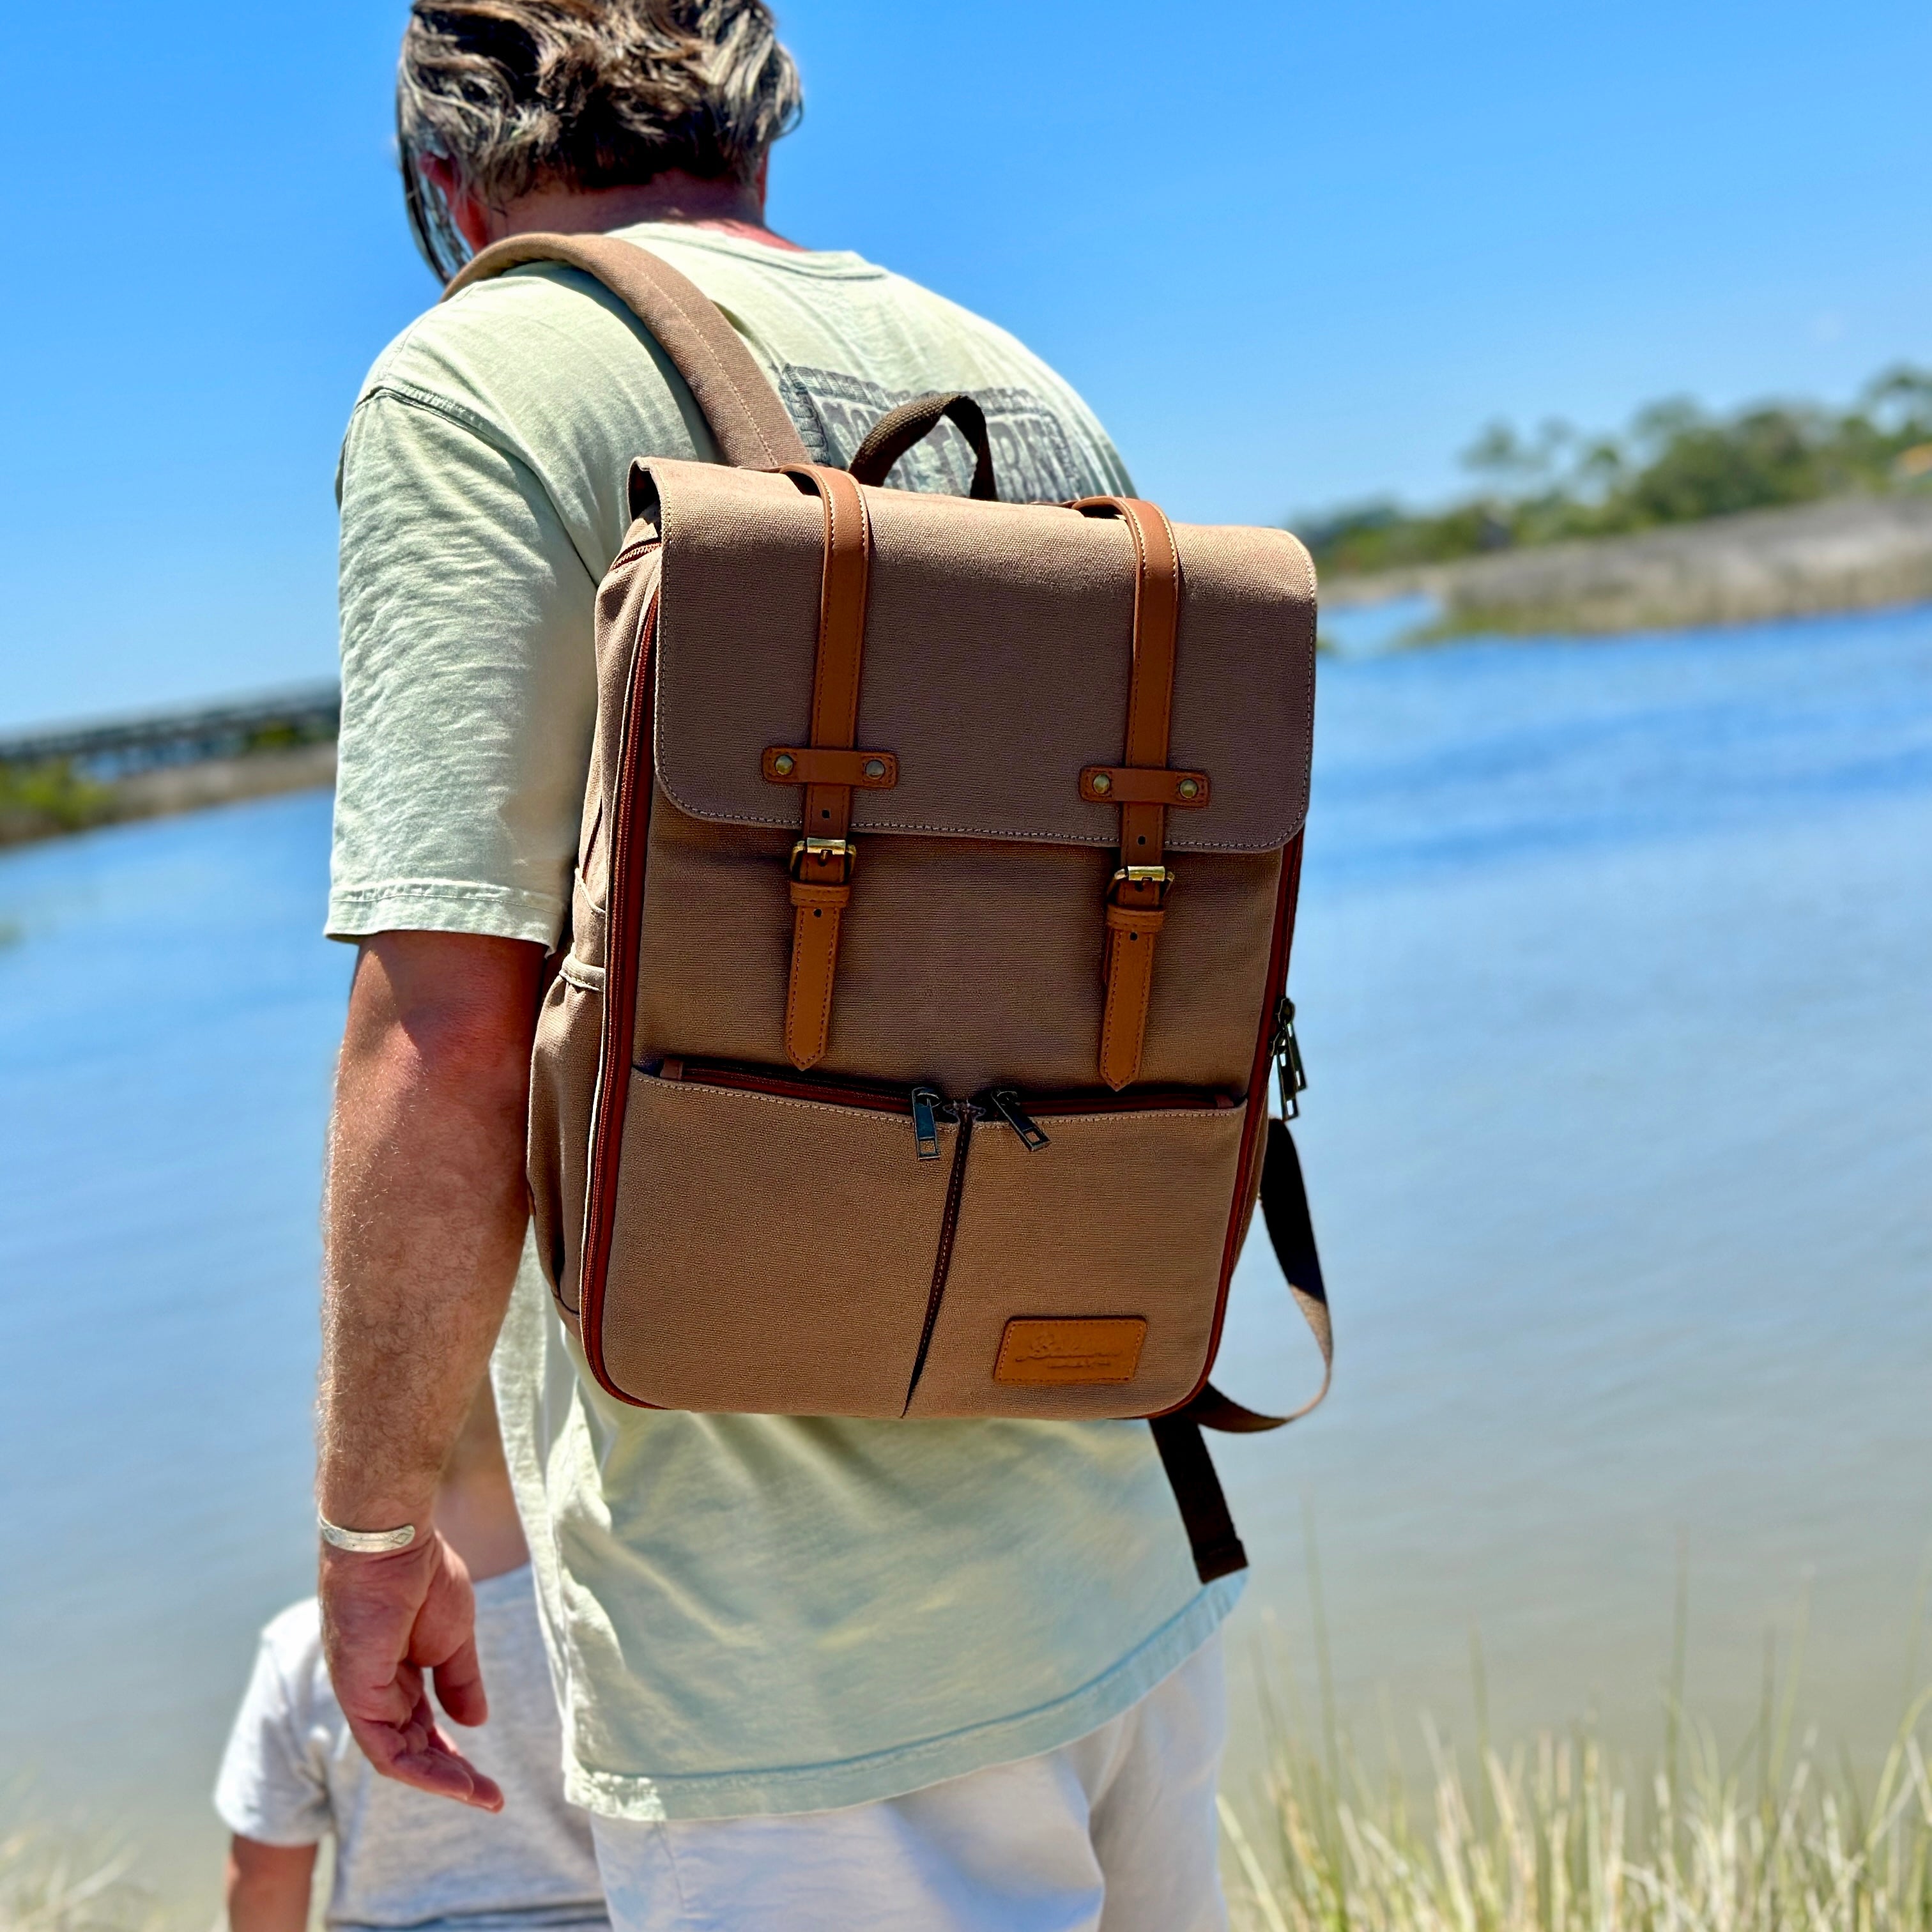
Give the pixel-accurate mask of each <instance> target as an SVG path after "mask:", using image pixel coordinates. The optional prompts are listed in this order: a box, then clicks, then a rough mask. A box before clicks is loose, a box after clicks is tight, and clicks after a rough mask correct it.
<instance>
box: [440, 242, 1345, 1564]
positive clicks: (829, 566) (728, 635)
mask: <svg viewBox="0 0 1932 1932" xmlns="http://www.w3.org/2000/svg"><path fill="white" fill-rule="evenodd" d="M532 261H556V262H560V263H567V264H568V265H571V266H574V267H576V268H578V269H583V270H586V271H587V272H589V274H591V275H593V276H595V277H596V278H598V279H599V280H600V281H602V282H604V284H606V285H607V287H609V288H610V290H612V291H613V293H616V295H617V296H619V297H620V298H621V299H622V300H623V301H624V302H626V303H627V304H628V305H629V306H630V308H631V309H632V310H633V311H634V312H635V313H636V314H637V316H638V317H640V320H642V321H643V323H644V324H645V325H646V327H647V328H648V329H649V331H650V332H651V333H652V335H653V336H654V337H655V338H656V340H657V341H658V343H659V344H661V347H663V349H664V351H665V352H666V353H667V355H668V356H670V359H671V360H672V361H673V363H674V364H675V365H676V366H677V368H679V370H680V371H682V374H684V376H685V379H686V380H687V382H688V385H689V386H690V389H691V393H692V395H693V396H694V398H695V400H696V401H697V405H698V407H699V408H700V410H701V411H702V413H703V416H704V418H705V420H706V423H707V424H708V425H709V429H710V431H711V433H712V437H713V439H714V440H715V443H716V446H717V449H718V454H719V455H720V457H721V459H722V460H721V463H715V464H714V463H689V462H671V461H655V460H652V461H640V462H639V463H636V464H635V465H634V466H633V469H632V470H631V477H630V481H629V490H630V508H631V514H632V516H633V517H634V521H633V523H631V528H630V530H629V532H628V535H626V537H625V541H624V544H623V547H622V550H621V551H620V552H619V555H618V556H617V557H616V560H615V561H614V562H613V564H612V565H611V566H610V571H609V574H607V576H606V577H605V578H604V583H603V585H602V586H601V589H600V590H599V592H598V600H597V619H596V652H597V670H598V707H597V721H596V733H595V745H594V748H593V749H592V754H591V761H590V771H589V782H588V784H587V786H586V791H585V797H584V811H583V832H582V838H581V843H580V850H579V856H578V866H577V880H576V884H575V889H574V903H573V906H572V910H571V922H570V928H569V935H568V950H567V952H566V953H565V955H564V956H563V957H562V959H561V961H560V962H559V965H558V967H557V971H556V978H555V980H554V981H553V983H552V984H551V986H550V989H549V991H548V993H547V996H546V998H545V1001H544V1007H543V1011H542V1014H541V1019H540V1021H539V1023H538V1031H537V1040H536V1049H535V1064H534V1070H533V1080H532V1097H531V1116H530V1140H529V1180H530V1191H531V1196H532V1202H533V1204H534V1211H535V1224H536V1229H537V1235H538V1247H539V1250H540V1252H541V1256H542V1259H543V1263H544V1268H545V1269H546V1271H547V1274H548V1276H549V1279H550V1283H551V1286H552V1287H553V1290H554V1292H555V1294H556V1299H557V1302H558V1304H559V1307H560V1308H561V1310H562V1313H563V1317H564V1319H565V1322H567V1323H568V1325H569V1327H570V1328H571V1332H572V1333H573V1334H574V1335H575V1336H576V1337H577V1338H578V1340H580V1343H581V1345H582V1349H583V1357H584V1359H585V1361H586V1364H587V1366H588V1368H589V1373H591V1375H592V1376H594V1377H595V1379H596V1381H597V1382H598V1384H599V1385H601V1387H602V1388H604V1389H605V1390H606V1391H608V1392H609V1393H610V1394H611V1395H613V1396H614V1397H617V1398H618V1399H619V1400H622V1401H624V1402H627V1403H637V1404H640V1405H643V1406H650V1407H655V1408H659V1409H690V1410H698V1411H705V1412H719V1411H739V1412H757V1413H765V1414H793V1415H832V1416H852V1417H877V1418H893V1419H898V1418H906V1419H908V1420H910V1421H918V1420H919V1419H921V1418H929V1417H941V1416H952V1417H959V1416H1007V1417H1032V1418H1043V1419H1052V1420H1055V1421H1067V1420H1073V1419H1079V1418H1119V1417H1130V1416H1145V1417H1148V1418H1151V1419H1152V1420H1153V1424H1154V1433H1155V1435H1156V1436H1157V1439H1158V1441H1159V1442H1160V1451H1161V1454H1162V1456H1163V1460H1164V1461H1165V1463H1166V1466H1167V1469H1168V1472H1169V1475H1170V1477H1171V1478H1172V1481H1173V1483H1174V1486H1175V1493H1176V1495H1177V1497H1178V1500H1179V1502H1180V1505H1181V1513H1182V1515H1183V1517H1184V1520H1186V1523H1187V1528H1188V1530H1189V1532H1190V1536H1191V1538H1192V1539H1193V1546H1194V1551H1195V1557H1196V1564H1197V1565H1198V1567H1199V1570H1200V1573H1201V1574H1202V1577H1203V1578H1204V1579H1205V1578H1209V1577H1215V1576H1219V1575H1222V1574H1226V1572H1227V1571H1231V1570H1234V1569H1237V1568H1240V1567H1241V1565H1242V1564H1243V1563H1244V1562H1245V1561H1246V1559H1245V1556H1244V1554H1243V1552H1242V1550H1241V1544H1240V1542H1239V1541H1238V1538H1236V1536H1235V1531H1234V1527H1233V1525H1232V1523H1231V1522H1230V1520H1229V1516H1228V1512H1227V1510H1226V1505H1225V1504H1224V1502H1223V1499H1222V1496H1221V1493H1220V1487H1219V1485H1218V1484H1217V1482H1216V1481H1215V1478H1214V1469H1213V1466H1212V1464H1211V1462H1210V1461H1209V1460H1208V1456H1207V1454H1206V1452H1205V1449H1204V1448H1203V1447H1202V1442H1201V1436H1200V1429H1201V1427H1202V1426H1204V1425H1205V1426H1206V1427H1212V1428H1218V1429H1230V1430H1259V1429H1270V1428H1274V1427H1279V1426H1280V1424H1282V1423H1283V1422H1284V1421H1289V1420H1291V1419H1292V1418H1289V1417H1286V1416H1271V1415H1259V1414H1257V1413H1256V1412H1254V1411H1253V1410H1250V1409H1244V1408H1243V1407H1241V1406H1240V1405H1239V1404H1238V1403H1233V1402H1231V1401H1229V1400H1228V1399H1227V1398H1226V1397H1223V1396H1222V1395H1221V1394H1220V1393H1219V1392H1218V1391H1216V1390H1215V1389H1214V1388H1213V1387H1212V1386H1211V1385H1210V1384H1209V1382H1208V1371H1209V1370H1210V1369H1211V1367H1212V1366H1213V1364H1214V1357H1215V1352H1216V1349H1217V1346H1218V1344H1219V1342H1220V1334H1221V1325H1222V1316H1223V1309H1224V1307H1225V1306H1226V1299H1227V1294H1228V1286H1229V1279H1230V1277H1232V1274H1233V1272H1234V1268H1235V1261H1236V1259H1237V1258H1238V1256H1239V1254H1240V1253H1241V1245H1242V1242H1243V1239H1244V1236H1245V1235H1246V1232H1247V1226H1248V1223H1249V1222H1250V1220H1251V1218H1252V1217H1253V1211H1254V1208H1255V1204H1256V1200H1257V1199H1258V1198H1259V1199H1260V1200H1261V1201H1262V1204H1263V1206H1264V1209H1265V1218H1266V1220H1267V1223H1268V1227H1269V1229H1270V1232H1271V1235H1272V1236H1273V1238H1274V1243H1275V1247H1276V1250H1277V1253H1278V1254H1279V1255H1280V1259H1281V1261H1282V1263H1283V1268H1284V1270H1285V1271H1286V1274H1287V1277H1288V1280H1289V1283H1290V1286H1291V1287H1292V1289H1293V1291H1294V1292H1295V1298H1296V1299H1297V1301H1298V1303H1299V1304H1301V1307H1302V1310H1303V1312H1304V1314H1305V1315H1306V1316H1307V1317H1308V1319H1309V1322H1310V1325H1311V1326H1312V1327H1313V1329H1314V1331H1315V1333H1316V1337H1317V1340H1318V1341H1319V1343H1320V1344H1321V1347H1322V1356H1323V1361H1324V1367H1325V1370H1326V1367H1327V1364H1328V1356H1329V1353H1330V1343H1329V1332H1328V1309H1327V1304H1326V1301H1325V1296H1324V1295H1323V1291H1322V1279H1321V1271H1320V1268H1319V1264H1318V1262H1317V1261H1316V1253H1315V1247H1314V1243H1313V1238H1312V1236H1311V1235H1310V1232H1309V1227H1308V1217H1307V1206H1306V1203H1305V1201H1304V1196H1303V1190H1302V1184H1301V1175H1300V1172H1299V1170H1298V1166H1297V1163H1296V1160H1295V1149H1294V1147H1293V1145H1292V1142H1291V1141H1290V1140H1289V1136H1288V1132H1287V1129H1286V1126H1285V1125H1284V1124H1283V1123H1282V1122H1281V1121H1279V1120H1276V1121H1271V1120H1270V1118H1269V1076H1270V1071H1271V1067H1272V1066H1273V1065H1274V1064H1276V1063H1277V1062H1278V1063H1279V1064H1280V1069H1281V1088H1282V1092H1283V1097H1284V1100H1285V1102H1286V1106H1287V1108H1288V1110H1289V1112H1291V1113H1292V1112H1293V1111H1294V1106H1295V1094H1296V1093H1297V1092H1298V1091H1299V1088H1300V1087H1301V1084H1302V1082H1301V1070H1300V1064H1299V1058H1298V1054H1297V1052H1296V1049H1295V1037H1294V1031H1293V1017H1294V1010H1293V1008H1292V1006H1291V1005H1290V1004H1289V1001H1288V999H1287V996H1286V980H1287V974H1288V962H1289V941H1290V939H1291V937H1292V933H1293V930H1294V922H1295V894H1296V888H1297V885H1298V880H1299V877H1300V873H1301V832H1302V821H1303V818H1304V814H1305V812H1306V810H1307V800H1308V779H1309V753H1310V736H1311V730H1312V724H1313V700H1314V672H1315V601H1314V598H1315V586H1314V578H1313V570H1312V568H1311V566H1310V562H1309V559H1308V556H1307V553H1306V552H1305V551H1304V550H1303V548H1302V547H1301V545H1300V544H1298V542H1297V541H1295V538H1292V536H1289V535H1287V534H1286V532H1283V531H1280V530H1273V529H1213V528H1206V527H1199V526H1179V527H1176V526H1174V525H1172V524H1170V523H1169V521H1168V520H1167V518H1166V517H1165V516H1163V514H1162V513H1161V512H1160V510H1158V509H1157V508H1155V507H1154V505H1152V504H1151V503H1147V502H1140V501H1138V500H1134V499H1124V498H1112V497H1110V498H1105V499H1094V500H1091V501H1087V502H1079V503H1075V504H1072V505H1043V504H1009V503H1002V502H998V501H997V500H995V485H996V481H997V479H996V478H995V475H994V473H993V467H994V466H993V455H992V448H991V446H990V443H989V439H988V435H987V430H986V422H985V419H984V417H983V414H982V413H981V412H980V410H979V408H978V407H977V405H976V404H974V402H973V401H972V399H971V398H970V397H967V396H963V395H953V396H931V397H925V398H919V399H918V400H917V401H914V402H912V403H909V404H905V405H904V406H903V407H901V408H899V409H898V410H894V411H892V413H891V414H890V415H889V416H887V417H886V419H884V420H883V421H882V422H880V424H879V425H878V426H877V428H875V429H874V431H873V432H872V433H871V435H870V436H869V437H868V438H867V439H866V440H865V443H864V445H863V446H862V448H861V449H860V450H859V452H858V454H857V455H856V456H855V457H854V458H853V461H852V463H851V466H850V469H849V470H841V469H832V468H829V467H827V466H823V465H817V464H814V463H811V462H809V461H808V460H807V458H806V453H805V449H804V446H803V445H802V443H801V441H800V440H799V435H798V433H797V431H796V429H795V428H794V427H793V424H792V422H791V420H790V418H789V417H788V416H787V414H786V413H785V410H784V406H783V404H781V401H779V399H778V395H777V394H776V392H775V391H774V390H773V389H772V387H771V386H770V384H769V383H768V382H767V381H766V379H765V378H764V377H763V375H762V374H761V373H760V371H759V369H758V368H757V364H756V363H755V362H754V361H753V359H752V358H751V355H750V353H749V352H748V350H746V349H745V346H744V344H742V341H740V339H739V337H738V336H737V335H736V333H735V332H734V331H733V329H732V328H731V327H730V324H729V323H727V322H726V320H724V317H722V316H721V314H719V313H718V311H717V310H716V309H715V308H713V307H712V305H711V304H710V302H708V301H707V300H706V298H705V297H704V296H703V295H702V294H701V293H700V292H699V291H698V290H697V289H696V288H695V287H694V286H693V285H692V284H691V283H690V282H688V281H686V280H685V278H683V277H682V275H678V274H677V273H676V272H675V271H673V270H672V269H670V268H669V267H668V266H667V265H666V264H664V263H662V262H661V261H659V260H658V259H657V258H656V257H653V256H651V255H649V254H646V253H645V252H644V251H642V250H640V249H637V248H633V247H631V246H630V245H628V244H625V243H623V242H616V241H613V240H610V239H605V238H597V237H565V236H524V237H520V238H518V239H514V240H512V241H510V242H504V243H500V244H499V245H497V246H496V247H494V248H490V249H488V250H487V251H484V254H481V256H479V257H478V258H477V260H475V262H473V263H472V264H471V265H470V266H469V268H468V269H466V271H465V272H464V273H463V275H461V276H460V277H459V278H458V280H457V281H456V282H455V284H452V293H454V291H455V289H456V288H458V287H464V286H466V285H468V284H470V283H472V282H473V281H477V280H479V279H481V278H484V277H487V276H489V275H495V274H499V273H500V272H502V271H503V270H505V269H509V268H511V267H514V266H517V265H518V264H520V263H527V262H532ZM949 419H950V421H951V422H953V424H955V425H956V426H957V427H958V428H959V430H960V431H961V432H962V434H964V435H965V437H967V438H968V440H969V442H970V443H971V445H972V446H973V449H974V455H975V460H976V470H975V474H974V481H973V487H972V493H971V497H958V496H938V495H935V494H930V493H926V494H920V493H913V492H910V491H907V490H894V489H888V488H885V487H882V485H883V482H884V479H885V477H886V473H887V472H889V470H890V469H891V468H892V465H893V463H895V461H896V460H898V458H899V457H900V456H901V455H903V454H904V452H905V451H906V450H907V449H909V448H910V447H911V446H912V445H913V443H915V442H916V440H918V439H919V437H922V436H923V435H925V434H928V433H929V432H930V431H932V430H934V429H935V428H937V427H938V425H939V424H940V423H941V422H942V421H944V420H949ZM1327 1387H1328V1379H1327V1375H1326V1373H1325V1374H1324V1378H1323V1382H1322V1392H1324V1393H1325V1391H1326V1389H1327ZM1320 1399H1321V1398H1320V1395H1319V1394H1318V1395H1317V1397H1316V1400H1317V1401H1319V1400H1320ZM1313 1406H1314V1405H1313V1403H1310V1404H1308V1405H1307V1407H1310V1408H1312V1407H1313ZM1303 1412H1305V1411H1298V1413H1303Z"/></svg>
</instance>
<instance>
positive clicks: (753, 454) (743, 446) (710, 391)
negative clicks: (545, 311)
mask: <svg viewBox="0 0 1932 1932" xmlns="http://www.w3.org/2000/svg"><path fill="white" fill-rule="evenodd" d="M526 262H561V263H563V264H564V265H565V266H566V267H568V268H572V269H582V270H583V272H584V273H585V274H586V275H594V276H595V277H596V278H597V279H598V281H600V282H601V283H602V284H604V287H606V288H607V289H608V290H610V293H612V294H613V296H616V298H617V299H618V300H619V302H622V303H623V305H625V308H628V309H629V310H630V311H631V314H633V315H634V316H635V317H637V320H639V321H640V322H641V323H643V325H644V326H645V327H646V329H649V331H650V332H651V334H652V335H653V336H655V338H657V340H658V343H659V344H660V345H661V347H662V348H663V350H664V353H665V354H666V355H667V356H669V357H670V359H671V361H672V362H673V363H675V364H676V366H677V370H678V373H679V374H680V375H682V377H683V378H684V380H685V381H686V382H687V383H689V384H690V385H691V394H692V395H693V396H694V397H695V398H697V407H699V408H700V410H703V413H704V420H705V421H706V422H707V423H709V425H710V426H711V434H712V436H713V437H715V439H716V441H717V444H718V455H720V456H721V457H722V458H724V460H725V461H726V462H727V463H731V464H733V465H734V466H736V467H737V468H739V469H777V468H778V466H779V465H780V464H781V463H804V462H806V461H808V460H809V459H808V457H807V455H806V452H805V445H804V443H802V441H800V440H799V434H798V431H797V429H796V427H795V426H794V425H793V422H792V419H791V418H790V416H788V415H787V414H786V413H785V406H784V404H783V403H781V401H779V400H778V392H777V391H776V390H775V389H773V388H772V386H771V384H770V383H769V382H768V381H767V380H766V378H765V374H764V372H763V370H761V369H760V368H759V367H758V365H757V362H755V361H754V360H753V359H752V356H751V351H750V350H748V349H747V348H746V347H745V343H744V338H742V336H740V335H739V333H738V332H737V331H736V329H733V327H732V326H731V325H730V323H728V322H727V321H726V320H725V319H724V316H723V314H721V312H720V311H719V310H718V306H717V305H716V304H715V302H712V300H711V299H710V297H709V296H707V295H706V294H705V293H704V292H703V290H701V289H700V288H699V287H698V286H697V284H696V283H695V282H694V281H691V279H690V278H689V277H688V276H685V275H679V273H678V272H677V271H676V269H673V267H672V266H670V263H668V262H666V261H664V260H661V259H660V258H659V257H657V256H655V255H653V254H651V252H650V251H649V250H648V249H646V248H639V247H637V245H636V244H635V243H634V242H619V240H618V239H616V236H611V235H513V236H511V237H510V238H509V239H508V240H507V241H503V242H493V243H492V244H491V245H490V247H488V248H485V249H484V251H483V252H482V253H481V254H480V255H478V256H476V257H475V258H474V259H473V260H472V261H470V262H469V263H467V264H466V266H464V268H463V271H462V272H461V273H460V275H458V276H457V277H456V278H455V279H454V280H453V281H452V282H451V283H450V284H449V287H448V288H446V289H445V290H443V300H444V301H445V302H447V301H448V300H449V298H450V297H451V296H453V295H455V294H456V293H458V290H462V289H466V288H468V287H469V286H470V284H472V283H474V282H482V281H488V280H489V279H490V277H491V276H492V275H502V273H503V272H504V271H505V269H517V268H520V267H522V266H523V264H524V263H526Z"/></svg>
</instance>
